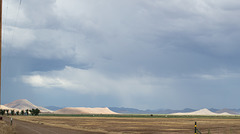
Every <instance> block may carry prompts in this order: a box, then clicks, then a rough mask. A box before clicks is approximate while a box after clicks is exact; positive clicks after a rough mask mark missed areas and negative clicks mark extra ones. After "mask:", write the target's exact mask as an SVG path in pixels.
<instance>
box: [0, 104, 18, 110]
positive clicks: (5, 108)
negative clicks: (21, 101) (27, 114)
mask: <svg viewBox="0 0 240 134" xmlns="http://www.w3.org/2000/svg"><path fill="white" fill-rule="evenodd" d="M0 109H4V110H14V111H21V110H20V109H17V108H10V107H6V106H4V105H0Z"/></svg>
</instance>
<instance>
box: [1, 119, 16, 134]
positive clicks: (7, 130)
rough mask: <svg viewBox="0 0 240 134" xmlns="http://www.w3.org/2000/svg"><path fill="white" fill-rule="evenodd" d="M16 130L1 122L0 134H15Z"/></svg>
mask: <svg viewBox="0 0 240 134" xmlns="http://www.w3.org/2000/svg"><path fill="white" fill-rule="evenodd" d="M15 133H16V132H15V131H14V128H13V127H11V126H10V125H8V124H7V123H6V122H4V121H3V120H0V134H15Z"/></svg>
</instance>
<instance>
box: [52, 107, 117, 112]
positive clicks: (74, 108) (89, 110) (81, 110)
mask: <svg viewBox="0 0 240 134" xmlns="http://www.w3.org/2000/svg"><path fill="white" fill-rule="evenodd" d="M54 113H55V114H117V113H115V112H113V111H111V110H110V109H108V108H107V107H105V108H85V107H67V108H63V109H59V110H57V111H55V112H54Z"/></svg>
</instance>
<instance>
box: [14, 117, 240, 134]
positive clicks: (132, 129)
mask: <svg viewBox="0 0 240 134" xmlns="http://www.w3.org/2000/svg"><path fill="white" fill-rule="evenodd" d="M16 118H18V119H21V120H26V121H30V122H35V123H44V124H45V125H50V126H58V127H62V128H68V129H75V130H81V131H90V132H98V133H100V132H102V133H131V134H132V133H151V134H154V133H161V134H192V133H193V132H194V123H195V121H197V123H198V129H199V130H200V131H201V132H202V133H208V131H210V132H211V134H215V133H217V134H228V133H229V134H230V133H235V134H237V133H240V119H208V118H206V119H199V118H123V117H121V118H116V117H44V116H39V117H31V116H29V117H20V116H19V117H16Z"/></svg>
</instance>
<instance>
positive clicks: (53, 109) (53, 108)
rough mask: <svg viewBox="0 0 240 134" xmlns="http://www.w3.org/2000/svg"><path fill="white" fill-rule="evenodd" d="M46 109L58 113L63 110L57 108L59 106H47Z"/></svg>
mask: <svg viewBox="0 0 240 134" xmlns="http://www.w3.org/2000/svg"><path fill="white" fill-rule="evenodd" d="M45 108H47V109H49V110H52V111H56V110H59V109H62V108H63V107H57V106H45Z"/></svg>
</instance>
